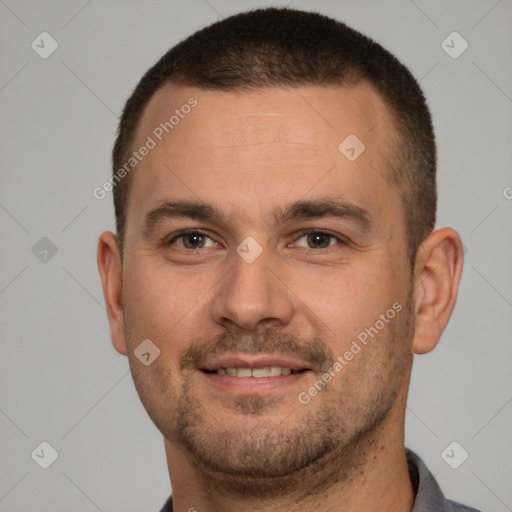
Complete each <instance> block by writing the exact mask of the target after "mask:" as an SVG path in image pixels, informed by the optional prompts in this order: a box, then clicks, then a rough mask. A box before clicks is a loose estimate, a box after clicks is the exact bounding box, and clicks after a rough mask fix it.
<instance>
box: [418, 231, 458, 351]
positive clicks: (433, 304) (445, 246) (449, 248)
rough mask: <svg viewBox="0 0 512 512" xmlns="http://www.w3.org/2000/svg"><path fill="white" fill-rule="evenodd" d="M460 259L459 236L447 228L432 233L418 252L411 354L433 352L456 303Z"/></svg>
mask: <svg viewBox="0 0 512 512" xmlns="http://www.w3.org/2000/svg"><path fill="white" fill-rule="evenodd" d="M463 259H464V257H463V251H462V242H461V239H460V236H459V235H458V233H457V232H456V231H455V230H453V229H451V228H441V229H438V230H435V231H434V232H432V233H431V234H430V236H429V237H428V238H427V239H426V240H425V241H424V242H423V244H422V245H421V247H420V249H419V250H418V255H417V258H416V266H415V276H416V277H415V284H414V285H415V289H414V299H415V313H416V321H415V335H414V341H413V347H412V348H413V352H414V353H416V354H424V353H426V352H430V351H431V350H433V349H434V348H435V347H436V345H437V343H438V341H439V338H440V337H441V334H442V332H443V331H444V329H445V327H446V325H447V324H448V321H449V319H450V316H451V314H452V312H453V309H454V307H455V302H456V300H457V293H458V289H459V282H460V277H461V274H462V266H463Z"/></svg>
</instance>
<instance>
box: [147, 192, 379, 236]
mask: <svg viewBox="0 0 512 512" xmlns="http://www.w3.org/2000/svg"><path fill="white" fill-rule="evenodd" d="M177 218H186V219H194V220H201V221H210V222H220V221H222V220H223V219H225V218H226V215H225V214H224V213H223V212H222V210H221V209H219V208H217V207H215V206H213V205H211V204H208V203H203V202H199V201H166V202H164V203H162V204H161V205H159V206H157V207H155V208H153V209H152V210H150V211H149V212H148V213H147V214H146V216H145V218H144V232H145V233H148V234H149V233H151V231H153V230H154V229H155V227H157V226H158V225H159V224H161V223H163V222H165V221H166V220H170V219H177ZM273 218H274V225H276V226H277V225H280V224H284V223H286V222H291V221H302V220H311V219H323V218H337V219H343V220H348V221H351V222H353V223H355V224H357V225H358V226H359V227H360V229H361V230H362V231H364V232H368V231H370V229H371V228H372V225H373V222H372V218H371V216H370V214H369V212H368V211H367V210H365V209H364V208H361V207H359V206H357V205H355V204H353V203H350V202H347V201H344V200H336V199H321V200H310V201H295V202H294V203H291V204H289V205H287V206H286V207H284V208H283V207H278V208H276V210H275V211H274V212H273Z"/></svg>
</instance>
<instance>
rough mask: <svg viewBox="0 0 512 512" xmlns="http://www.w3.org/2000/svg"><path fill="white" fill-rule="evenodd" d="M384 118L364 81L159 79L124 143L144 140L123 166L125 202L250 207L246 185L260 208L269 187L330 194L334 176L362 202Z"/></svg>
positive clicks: (282, 194) (281, 196) (382, 153)
mask: <svg viewBox="0 0 512 512" xmlns="http://www.w3.org/2000/svg"><path fill="white" fill-rule="evenodd" d="M390 118H391V116H389V115H388V111H387V108H386V106H385V105H384V103H383V102H382V100H381V98H380V97H379V95H378V94H377V93H376V92H375V91H374V89H373V88H372V87H371V86H370V85H368V84H366V83H361V84H359V85H357V86H354V87H350V88H346V87H321V86H308V87H301V88H289V89H284V88H265V89H258V90H252V91H235V92H226V91H216V90H203V89H199V88H195V87H188V86H187V87H185V86H178V85H174V84H168V85H165V86H164V87H162V88H161V89H160V90H159V91H158V92H157V93H156V94H155V95H154V96H153V98H152V99H151V100H150V102H149V104H148V106H147V107H146V109H145V111H144V113H143V116H142V119H141V120H140V123H139V126H138V128H137V131H136V136H135V141H134V144H133V145H132V147H133V149H135V150H136V149H137V148H139V147H142V146H144V145H147V143H148V141H150V140H151V146H153V147H152V149H151V150H150V151H149V153H148V154H147V156H145V157H144V158H143V159H142V160H141V161H140V163H139V164H138V165H137V167H136V170H135V172H134V173H133V175H132V178H131V179H132V184H131V192H130V197H131V198H134V199H135V201H133V202H132V201H131V200H130V202H132V203H133V204H134V205H135V207H136V208H137V210H138V211H137V214H141V215H142V214H143V210H144V209H145V210H147V209H148V208H149V207H151V206H154V205H155V204H156V203H158V202H162V201H165V200H168V199H169V196H173V197H177V196H179V197H180V198H184V199H190V200H197V199H201V200H203V201H208V202H210V203H213V204H218V205H223V206H224V208H223V209H224V210H226V203H228V202H229V199H230V198H231V199H233V200H236V201H238V204H237V206H238V207H239V206H240V201H244V202H245V205H246V206H247V207H249V206H250V198H248V192H249V191H250V192H251V198H252V200H253V201H254V205H255V206H256V205H259V206H258V208H259V209H261V208H262V207H263V205H264V203H265V202H268V198H269V196H270V195H272V196H273V197H274V200H275V201H274V202H277V203H279V202H282V201H286V200H287V199H290V201H291V200H297V199H301V198H304V196H305V195H307V194H310V195H315V194H317V195H318V196H319V197H320V196H322V195H323V196H325V195H326V194H327V193H328V192H329V193H330V194H327V195H333V194H334V195H335V194H336V193H337V190H336V187H337V186H338V185H339V187H340V188H339V192H340V193H342V194H343V195H345V196H347V195H348V196H350V194H352V195H353V197H352V198H351V199H353V200H354V201H355V200H356V199H358V200H360V201H363V202H366V203H369V202H371V201H372V200H373V199H376V198H378V197H380V196H382V193H381V192H382V191H380V190H379V187H383V186H384V187H385V184H386V180H385V179H384V180H383V179H382V177H383V175H384V174H385V173H386V172H387V171H386V166H387V164H386V162H387V159H388V156H391V152H390V149H389V144H388V143H387V142H388V140H389V133H390V131H392V130H393V128H392V125H391V119H390ZM354 156H355V157H356V158H354ZM379 176H380V177H379ZM372 198H373V199H372ZM392 199H393V200H395V201H396V199H397V198H396V194H394V196H393V197H392ZM378 204H379V201H377V203H376V204H375V206H376V207H377V206H378Z"/></svg>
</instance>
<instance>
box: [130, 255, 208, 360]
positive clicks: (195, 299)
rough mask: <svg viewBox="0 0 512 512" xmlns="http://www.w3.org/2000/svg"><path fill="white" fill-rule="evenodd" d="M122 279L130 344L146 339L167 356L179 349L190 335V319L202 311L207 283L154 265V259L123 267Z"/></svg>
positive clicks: (167, 267) (163, 265)
mask: <svg viewBox="0 0 512 512" xmlns="http://www.w3.org/2000/svg"><path fill="white" fill-rule="evenodd" d="M134 269H136V271H134ZM125 276H126V280H125V282H124V285H123V300H124V304H125V322H126V324H127V327H128V332H129V333H130V338H132V342H133V343H137V341H138V340H143V339H146V338H149V339H151V340H153V341H154V342H155V343H156V344H157V346H159V347H161V349H162V348H163V347H165V350H166V352H167V353H169V352H176V351H177V350H179V349H180V348H183V347H180V346H179V342H180V340H183V339H186V338H187V333H188V337H190V335H191V334H193V333H190V332H189V331H190V325H191V319H192V318H194V317H195V316H197V315H198V314H199V313H198V312H200V311H201V310H202V308H204V304H205V299H207V297H205V299H204V300H201V299H202V297H203V296H204V295H205V287H206V286H207V283H202V282H201V280H199V279H195V278H193V277H192V276H188V277H184V276H180V275H179V274H177V273H176V272H174V271H172V270H171V268H170V267H169V266H168V265H167V264H166V263H165V262H163V263H158V264H156V261H155V257H147V258H140V259H138V260H137V261H135V260H134V261H133V264H132V265H131V267H130V265H128V264H127V267H126V272H125ZM184 320H186V321H184ZM171 342H172V343H171Z"/></svg>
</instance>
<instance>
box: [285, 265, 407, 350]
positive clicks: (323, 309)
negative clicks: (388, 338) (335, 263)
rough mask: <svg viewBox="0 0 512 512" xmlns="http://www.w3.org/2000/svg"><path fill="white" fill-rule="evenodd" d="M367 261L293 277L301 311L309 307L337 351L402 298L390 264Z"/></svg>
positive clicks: (342, 348)
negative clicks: (301, 305) (303, 305)
mask: <svg viewBox="0 0 512 512" xmlns="http://www.w3.org/2000/svg"><path fill="white" fill-rule="evenodd" d="M369 263H371V264H368V265H366V266H363V265H354V266H352V265H347V266H343V267H339V268H337V269H332V268H330V269H328V270H326V272H325V275H319V274H316V275H314V274H301V275H297V276H296V278H295V280H294V282H295V283H296V284H295V285H294V288H296V289H298V290H300V293H298V296H299V297H300V299H301V300H302V301H303V302H304V304H305V308H304V311H305V314H307V311H308V310H309V311H310V312H311V313H312V316H313V317H316V319H317V323H318V324H319V325H320V327H321V328H322V326H323V330H324V332H325V334H326V336H327V337H329V338H330V339H332V340H333V341H332V343H335V344H336V347H333V349H335V350H336V351H338V353H339V351H341V350H344V349H345V348H346V345H347V344H350V340H352V339H354V338H356V337H357V336H358V334H359V333H361V332H363V331H364V330H365V329H366V328H368V327H370V326H373V325H374V324H375V322H376V321H377V320H379V318H380V316H379V315H381V314H385V313H386V311H387V310H389V309H390V308H392V305H393V303H395V302H396V301H398V302H400V301H401V299H402V297H403V294H401V293H400V289H399V287H398V286H397V283H398V280H397V278H396V277H393V275H392V272H391V270H390V268H391V267H390V266H389V265H379V264H378V263H377V262H376V261H375V260H374V261H372V262H370V261H369Z"/></svg>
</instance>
